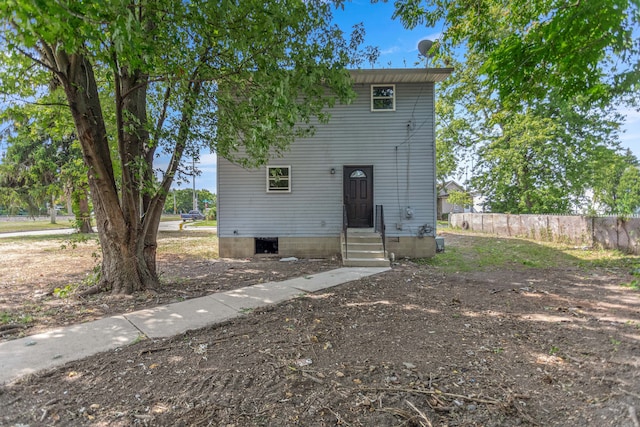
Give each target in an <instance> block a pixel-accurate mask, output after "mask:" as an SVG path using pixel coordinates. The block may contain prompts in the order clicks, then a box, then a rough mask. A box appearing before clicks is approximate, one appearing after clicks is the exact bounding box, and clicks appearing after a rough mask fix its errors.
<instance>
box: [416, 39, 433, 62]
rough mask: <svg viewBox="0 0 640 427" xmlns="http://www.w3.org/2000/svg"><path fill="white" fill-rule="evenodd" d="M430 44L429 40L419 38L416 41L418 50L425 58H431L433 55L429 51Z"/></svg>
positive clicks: (431, 44)
mask: <svg viewBox="0 0 640 427" xmlns="http://www.w3.org/2000/svg"><path fill="white" fill-rule="evenodd" d="M431 46H433V42H432V41H431V40H428V39H424V40H420V42H419V43H418V52H420V53H421V54H422V56H424V57H425V58H431V57H432V56H433V54H431V53H429V51H430V50H431Z"/></svg>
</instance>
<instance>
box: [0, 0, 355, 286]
mask: <svg viewBox="0 0 640 427" xmlns="http://www.w3.org/2000/svg"><path fill="white" fill-rule="evenodd" d="M338 3H339V2H338ZM333 7H334V4H333V3H331V2H326V1H323V0H283V1H279V2H264V1H257V0H246V1H244V0H243V1H241V2H236V1H228V0H218V1H209V0H207V1H204V0H190V1H182V0H180V1H178V0H142V1H140V0H135V1H133V0H115V1H107V2H105V1H95V2H59V1H54V0H42V1H39V2H32V1H28V0H9V1H6V2H4V3H2V5H0V25H1V28H2V35H1V38H0V45H1V47H2V49H0V51H1V52H2V53H0V54H1V55H2V56H3V58H2V59H3V67H2V69H0V73H1V80H0V89H1V90H0V92H1V93H3V94H5V95H6V96H5V97H4V99H3V100H2V103H1V104H0V105H2V106H3V107H0V108H4V107H6V106H9V105H14V104H15V103H24V102H32V103H36V104H41V103H42V102H40V101H41V99H42V97H43V96H46V94H48V93H50V92H52V91H56V90H59V91H62V93H63V94H64V100H65V104H66V105H67V107H68V112H69V116H70V117H71V119H72V120H73V123H74V128H75V129H74V131H75V135H76V137H77V139H78V142H79V144H80V148H81V150H82V156H83V160H84V163H85V165H86V167H87V169H88V183H89V187H90V193H91V197H92V201H93V208H94V211H95V215H96V225H97V229H98V233H99V237H100V242H101V246H102V272H101V280H100V283H99V286H98V287H97V289H111V290H112V291H113V292H116V293H119V292H125V293H129V292H132V291H134V290H140V289H144V288H153V287H155V286H156V285H157V283H158V278H157V274H156V270H155V253H156V247H157V243H156V234H157V229H158V223H159V218H160V214H161V212H162V209H163V207H164V204H165V200H166V197H167V194H168V192H169V189H170V186H171V183H172V181H173V179H174V177H175V176H176V175H177V174H179V173H180V170H181V162H182V159H183V156H184V155H185V153H188V154H189V155H190V157H191V156H194V157H196V159H197V155H198V152H199V151H200V149H203V148H204V149H209V150H215V151H217V152H218V153H219V154H220V155H222V156H224V157H227V158H229V159H231V160H233V161H237V162H239V163H240V164H242V165H244V166H252V165H259V164H261V163H264V162H265V161H266V159H267V158H268V156H269V155H270V154H271V153H274V152H275V153H277V152H279V151H281V150H284V149H286V148H287V146H288V145H289V144H290V143H291V142H292V141H293V139H294V138H295V137H298V136H305V135H309V134H310V133H311V132H312V128H311V127H310V126H309V125H307V126H305V124H309V123H310V121H311V119H312V118H313V117H319V118H320V119H321V120H326V119H327V117H326V116H325V115H324V114H323V109H324V107H326V106H327V105H332V104H333V103H335V102H336V101H340V102H349V101H350V100H351V99H352V97H353V92H352V89H351V81H350V77H349V74H348V72H347V71H346V67H347V66H348V65H350V64H353V63H354V61H355V62H357V61H358V60H361V59H362V57H361V56H359V51H358V48H359V44H360V42H361V40H362V29H361V28H355V29H354V33H353V34H352V37H351V38H349V37H347V36H346V35H345V34H343V32H342V31H340V30H339V29H338V28H336V27H334V26H332V25H331V13H332V8H333ZM160 154H164V155H166V156H168V157H169V158H170V161H169V164H168V166H167V168H166V169H165V170H162V171H159V170H157V168H156V167H155V166H154V160H155V159H156V157H158V156H159V155H160ZM158 176H159V177H160V178H159V179H158V178H157V177H158Z"/></svg>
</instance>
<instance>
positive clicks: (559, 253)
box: [417, 232, 640, 273]
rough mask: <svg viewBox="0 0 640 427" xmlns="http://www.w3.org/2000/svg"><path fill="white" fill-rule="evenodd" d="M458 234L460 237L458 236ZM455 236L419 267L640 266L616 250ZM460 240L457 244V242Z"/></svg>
mask: <svg viewBox="0 0 640 427" xmlns="http://www.w3.org/2000/svg"><path fill="white" fill-rule="evenodd" d="M455 234H458V233H457V232H456V233H455ZM459 235H461V237H462V236H464V237H462V239H463V240H458V237H456V236H451V237H452V238H451V240H452V241H455V242H456V243H454V244H447V238H446V235H445V248H446V250H445V252H444V253H440V254H437V255H436V256H435V257H433V258H429V259H420V260H417V262H418V263H420V264H424V265H431V266H434V267H438V268H439V269H442V270H443V271H445V272H447V273H456V272H470V271H491V270H496V269H513V268H547V267H579V268H602V267H604V268H612V269H628V268H631V267H633V266H634V265H638V264H640V257H638V256H632V255H627V254H624V253H622V252H620V251H612V250H584V249H582V248H576V247H574V246H569V245H563V244H557V243H550V242H537V241H532V240H527V239H516V238H497V237H494V236H478V235H467V234H465V233H463V232H460V233H459ZM456 240H457V241H456Z"/></svg>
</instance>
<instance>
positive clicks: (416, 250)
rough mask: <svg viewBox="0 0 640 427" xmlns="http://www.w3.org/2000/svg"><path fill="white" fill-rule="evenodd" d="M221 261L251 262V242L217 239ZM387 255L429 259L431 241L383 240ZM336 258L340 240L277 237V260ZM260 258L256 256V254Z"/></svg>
mask: <svg viewBox="0 0 640 427" xmlns="http://www.w3.org/2000/svg"><path fill="white" fill-rule="evenodd" d="M218 244H219V253H220V257H221V258H251V257H254V256H256V253H255V238H253V237H220V238H219V239H218ZM387 252H388V253H391V252H393V253H394V254H395V256H396V258H405V257H406V258H430V257H433V256H435V254H436V241H435V238H434V237H429V236H426V237H422V238H417V237H387ZM338 254H340V236H336V237H279V238H278V253H277V256H280V257H289V256H295V257H298V258H329V257H332V256H337V255H338ZM258 255H260V254H258Z"/></svg>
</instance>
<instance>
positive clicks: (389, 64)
mask: <svg viewBox="0 0 640 427" xmlns="http://www.w3.org/2000/svg"><path fill="white" fill-rule="evenodd" d="M393 10H394V9H393V2H386V3H383V2H380V3H376V4H371V2H370V1H369V0H353V1H348V2H346V3H345V5H344V11H343V10H340V9H338V10H336V11H335V13H334V16H335V22H336V23H337V24H338V25H339V26H340V27H341V28H342V29H343V30H344V31H345V33H350V32H351V28H352V27H353V25H356V24H358V23H360V22H362V23H363V24H364V27H365V31H366V38H365V43H364V45H365V46H366V45H372V46H377V47H378V48H379V49H380V53H381V55H380V58H379V59H378V62H377V63H376V64H375V68H417V67H423V66H424V64H418V63H417V62H418V59H419V57H418V48H417V46H418V42H419V41H420V40H422V39H425V38H428V39H432V40H433V39H435V38H437V37H438V35H439V34H440V32H441V31H442V28H425V27H422V28H416V29H414V30H406V29H405V28H403V26H402V24H401V23H400V22H399V21H394V20H393V19H391V16H392V15H393ZM362 67H363V68H370V67H371V65H370V64H368V63H367V64H363V65H362ZM436 93H437V92H436ZM621 112H622V113H625V114H626V115H627V119H626V123H625V125H624V127H623V129H624V133H623V134H622V135H621V138H620V139H621V143H622V146H623V147H626V148H631V150H632V151H633V152H634V154H635V155H636V156H637V157H638V158H640V112H637V111H633V110H622V111H621ZM215 160H216V159H215V155H214V154H209V153H202V159H201V162H200V163H199V165H198V166H199V168H200V169H201V171H202V174H201V175H200V176H199V177H196V187H197V188H206V189H208V190H210V191H215V190H216V161H215ZM174 188H192V184H190V183H183V184H182V185H181V186H180V187H177V186H176V185H174Z"/></svg>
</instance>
